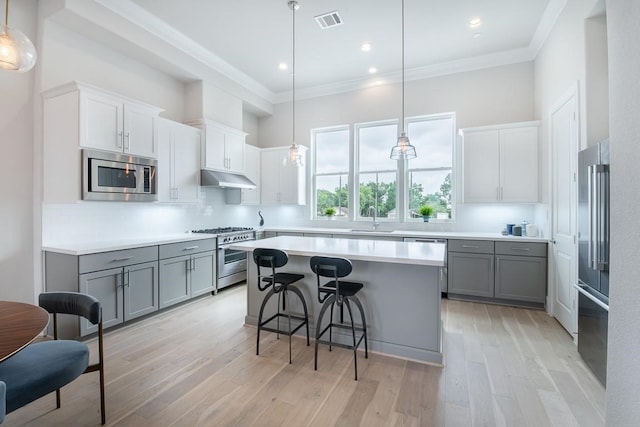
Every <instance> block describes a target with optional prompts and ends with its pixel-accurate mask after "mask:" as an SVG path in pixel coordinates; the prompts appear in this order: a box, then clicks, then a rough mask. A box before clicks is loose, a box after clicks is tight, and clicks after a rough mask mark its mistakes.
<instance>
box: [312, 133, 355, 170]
mask: <svg viewBox="0 0 640 427" xmlns="http://www.w3.org/2000/svg"><path fill="white" fill-rule="evenodd" d="M315 136H316V138H315V141H316V145H315V147H316V173H332V172H348V171H349V129H339V130H330V131H321V132H317V133H316V134H315Z"/></svg>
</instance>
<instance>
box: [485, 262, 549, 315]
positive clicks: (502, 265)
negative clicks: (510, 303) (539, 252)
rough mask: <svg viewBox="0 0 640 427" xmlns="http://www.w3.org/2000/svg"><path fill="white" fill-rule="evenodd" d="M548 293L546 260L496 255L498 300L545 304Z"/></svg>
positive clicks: (496, 295) (496, 293)
mask: <svg viewBox="0 0 640 427" xmlns="http://www.w3.org/2000/svg"><path fill="white" fill-rule="evenodd" d="M546 293H547V262H546V258H542V257H527V256H512V255H496V287H495V297H496V298H503V299H509V300H516V301H528V302H537V303H544V302H545V297H546Z"/></svg>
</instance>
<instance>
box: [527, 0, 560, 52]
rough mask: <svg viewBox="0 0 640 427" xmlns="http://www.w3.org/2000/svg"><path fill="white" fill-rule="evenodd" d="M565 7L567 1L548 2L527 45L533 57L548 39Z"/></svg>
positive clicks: (552, 0) (554, 0)
mask: <svg viewBox="0 0 640 427" xmlns="http://www.w3.org/2000/svg"><path fill="white" fill-rule="evenodd" d="M566 5H567V0H549V4H548V5H547V8H546V9H545V11H544V14H543V15H542V19H541V20H540V23H539V24H538V28H537V29H536V32H535V33H534V34H533V37H532V38H531V43H530V44H529V48H530V49H531V50H532V51H533V53H534V56H537V55H538V52H540V49H542V46H544V43H545V42H546V41H547V38H549V35H550V34H551V31H553V28H554V27H555V25H556V22H558V19H559V18H560V15H561V14H562V11H563V10H564V8H565V6H566Z"/></svg>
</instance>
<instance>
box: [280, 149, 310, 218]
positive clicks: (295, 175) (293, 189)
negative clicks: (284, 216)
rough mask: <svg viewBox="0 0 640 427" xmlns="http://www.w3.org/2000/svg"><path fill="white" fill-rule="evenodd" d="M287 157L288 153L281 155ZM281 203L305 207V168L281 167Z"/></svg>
mask: <svg viewBox="0 0 640 427" xmlns="http://www.w3.org/2000/svg"><path fill="white" fill-rule="evenodd" d="M281 156H282V157H284V156H286V152H283V153H282V154H281ZM279 172H280V197H279V203H281V204H284V205H304V182H305V179H304V166H303V167H297V166H291V165H288V164H287V165H285V166H281V167H280V169H279Z"/></svg>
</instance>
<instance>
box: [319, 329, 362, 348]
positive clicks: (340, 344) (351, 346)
mask: <svg viewBox="0 0 640 427" xmlns="http://www.w3.org/2000/svg"><path fill="white" fill-rule="evenodd" d="M331 327H334V328H338V329H345V330H349V331H351V325H344V324H342V323H330V324H328V325H327V326H326V327H325V328H324V329H323V330H322V332H320V335H318V337H317V338H316V341H318V344H326V345H330V346H336V347H340V348H346V349H349V350H353V349H354V348H358V347H360V343H361V342H362V340H363V339H364V337H365V335H364V328H362V327H359V326H355V327H354V329H355V331H356V332H361V334H360V338H358V339H357V341H356V345H355V346H353V345H352V344H342V343H340V342H336V341H328V340H322V339H320V338H322V336H323V335H324V334H325V332H327V331H328V330H329V328H331ZM356 337H357V334H356Z"/></svg>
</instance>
